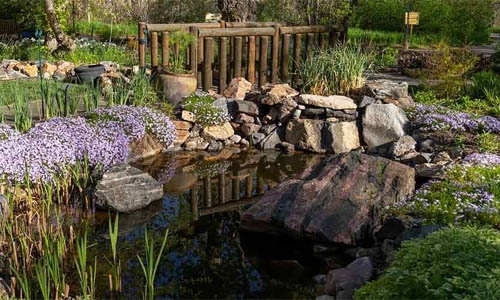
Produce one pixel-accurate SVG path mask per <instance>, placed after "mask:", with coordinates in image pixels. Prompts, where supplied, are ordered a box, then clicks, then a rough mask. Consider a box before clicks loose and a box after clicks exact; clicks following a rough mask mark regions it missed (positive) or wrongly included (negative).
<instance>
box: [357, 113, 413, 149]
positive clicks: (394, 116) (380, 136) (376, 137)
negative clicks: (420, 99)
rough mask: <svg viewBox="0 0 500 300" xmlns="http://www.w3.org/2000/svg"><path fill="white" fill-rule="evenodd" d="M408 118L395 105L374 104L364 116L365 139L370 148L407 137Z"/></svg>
mask: <svg viewBox="0 0 500 300" xmlns="http://www.w3.org/2000/svg"><path fill="white" fill-rule="evenodd" d="M407 124H408V118H407V117H406V114H405V112H404V111H403V110H402V109H401V108H399V107H397V106H395V105H393V104H372V105H368V106H367V107H366V111H365V114H364V115H363V138H364V141H365V143H366V144H367V146H368V148H369V149H371V148H376V147H378V146H381V145H384V144H388V143H391V142H394V141H397V140H399V139H400V138H401V137H403V136H404V135H405V127H406V126H407Z"/></svg>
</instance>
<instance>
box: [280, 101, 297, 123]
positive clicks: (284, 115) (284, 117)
mask: <svg viewBox="0 0 500 300" xmlns="http://www.w3.org/2000/svg"><path fill="white" fill-rule="evenodd" d="M296 107H297V102H296V101H295V100H293V99H292V98H285V99H284V100H283V102H282V103H281V105H279V108H278V111H279V115H278V120H280V121H281V122H287V121H288V120H289V119H290V118H291V117H292V114H293V112H294V111H295V108H296Z"/></svg>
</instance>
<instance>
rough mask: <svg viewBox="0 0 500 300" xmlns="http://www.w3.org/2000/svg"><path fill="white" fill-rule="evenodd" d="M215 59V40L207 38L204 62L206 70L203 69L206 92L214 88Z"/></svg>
mask: <svg viewBox="0 0 500 300" xmlns="http://www.w3.org/2000/svg"><path fill="white" fill-rule="evenodd" d="M213 57H214V39H213V38H211V37H207V38H205V60H204V68H203V90H204V91H208V90H210V88H211V87H212V82H213V74H212V62H213Z"/></svg>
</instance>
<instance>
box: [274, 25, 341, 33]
mask: <svg viewBox="0 0 500 300" xmlns="http://www.w3.org/2000/svg"><path fill="white" fill-rule="evenodd" d="M340 30H341V29H340V27H338V26H325V25H314V26H291V27H281V34H299V33H302V34H304V33H305V34H307V33H324V32H330V31H340Z"/></svg>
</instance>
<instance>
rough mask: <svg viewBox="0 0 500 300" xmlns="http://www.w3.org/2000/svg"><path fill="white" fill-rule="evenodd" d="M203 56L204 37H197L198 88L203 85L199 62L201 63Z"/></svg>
mask: <svg viewBox="0 0 500 300" xmlns="http://www.w3.org/2000/svg"><path fill="white" fill-rule="evenodd" d="M204 58H205V39H203V38H198V67H199V70H198V75H197V78H198V88H200V89H201V88H202V87H203V76H202V70H203V68H202V67H201V64H202V63H203V61H204Z"/></svg>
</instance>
